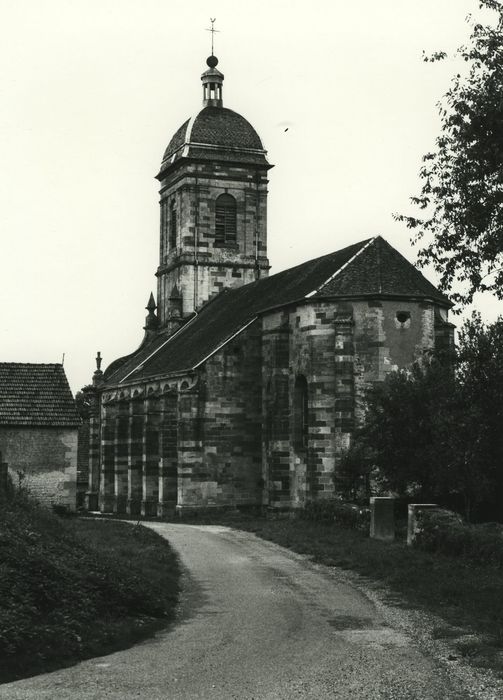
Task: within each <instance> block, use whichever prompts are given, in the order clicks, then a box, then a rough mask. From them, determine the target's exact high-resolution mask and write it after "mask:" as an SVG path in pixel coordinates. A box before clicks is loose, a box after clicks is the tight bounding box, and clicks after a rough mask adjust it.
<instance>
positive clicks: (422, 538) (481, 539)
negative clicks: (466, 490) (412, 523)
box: [414, 509, 503, 567]
mask: <svg viewBox="0 0 503 700" xmlns="http://www.w3.org/2000/svg"><path fill="white" fill-rule="evenodd" d="M418 521H419V523H418V524H419V528H420V529H419V532H418V533H417V536H416V539H415V541H414V545H415V546H416V547H419V548H420V549H424V550H426V551H429V552H440V553H442V554H447V555H449V556H454V557H462V558H464V559H467V560H469V561H471V562H474V563H476V564H482V565H485V566H496V567H502V566H503V526H501V525H499V524H498V523H485V524H483V525H469V524H467V523H464V522H463V521H462V520H461V518H460V516H459V515H457V514H456V513H452V512H450V511H446V510H442V509H435V510H428V511H423V512H422V513H420V514H419V516H418Z"/></svg>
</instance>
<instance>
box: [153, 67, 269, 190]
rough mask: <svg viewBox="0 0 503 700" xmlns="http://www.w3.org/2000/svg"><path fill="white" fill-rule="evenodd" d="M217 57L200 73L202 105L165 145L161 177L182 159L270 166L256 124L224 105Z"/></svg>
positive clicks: (221, 78) (221, 76) (222, 77)
mask: <svg viewBox="0 0 503 700" xmlns="http://www.w3.org/2000/svg"><path fill="white" fill-rule="evenodd" d="M217 64H218V59H217V58H216V56H210V57H209V58H208V59H207V65H208V66H209V68H208V70H206V71H204V73H203V74H202V75H201V81H202V83H203V108H202V109H201V110H200V111H199V112H198V113H197V114H195V115H194V116H193V117H191V118H189V119H187V120H186V121H185V122H184V123H183V124H182V125H181V127H180V128H179V129H178V130H177V131H176V132H175V134H174V136H173V137H172V138H171V140H170V142H169V144H168V147H167V148H166V150H165V152H164V155H163V159H162V164H161V169H160V172H159V175H157V178H158V179H161V177H162V176H163V175H164V173H165V172H166V170H167V169H169V168H170V166H172V165H173V164H175V163H176V162H177V161H178V160H179V159H180V158H196V159H198V160H199V159H203V160H212V161H227V162H240V163H246V164H256V165H261V166H264V165H265V166H267V165H268V162H267V158H266V156H267V151H266V150H265V149H264V147H263V145H262V141H261V140H260V137H259V135H258V134H257V132H256V131H255V129H254V128H253V126H252V125H251V124H250V123H249V122H248V121H247V120H246V119H245V118H244V117H242V116H241V115H240V114H238V113H237V112H234V111H233V110H231V109H227V108H226V107H224V106H223V100H222V83H223V80H224V75H223V73H221V72H220V71H219V70H218V69H217V68H216V65H217Z"/></svg>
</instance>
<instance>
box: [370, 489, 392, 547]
mask: <svg viewBox="0 0 503 700" xmlns="http://www.w3.org/2000/svg"><path fill="white" fill-rule="evenodd" d="M370 536H371V537H373V538H374V539H376V540H385V541H387V542H391V541H392V540H394V539H395V499H394V498H393V497H392V496H380V497H378V496H373V497H372V498H371V499H370Z"/></svg>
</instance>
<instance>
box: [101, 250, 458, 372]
mask: <svg viewBox="0 0 503 700" xmlns="http://www.w3.org/2000/svg"><path fill="white" fill-rule="evenodd" d="M393 280H395V284H394V282H393ZM308 295H309V296H311V297H312V296H317V297H327V296H329V297H332V298H333V297H353V298H354V297H360V298H361V297H371V298H380V297H386V296H388V297H389V296H401V297H413V298H425V299H430V300H435V301H437V302H438V303H440V304H441V305H443V306H450V302H449V300H448V299H447V297H445V296H444V295H443V294H441V293H440V292H438V291H437V290H436V289H435V287H433V285H431V284H430V283H429V282H428V281H427V280H426V279H425V278H424V277H423V275H422V274H421V273H420V272H418V271H417V270H416V269H415V268H414V267H413V265H411V263H410V262H409V261H408V260H406V259H405V258H404V257H403V256H402V255H400V254H399V253H398V252H397V251H396V250H395V249H394V248H392V247H391V246H390V245H388V244H387V243H386V242H385V241H384V240H383V239H382V238H380V237H377V238H372V239H368V240H365V241H361V242H360V243H356V244H354V245H352V246H349V247H348V248H344V249H343V250H339V251H336V252H335V253H330V254H329V255H324V256H322V257H321V258H316V259H314V260H309V261H308V262H306V263H303V264H301V265H297V266H296V267H292V268H290V269H289V270H284V271H283V272H279V273H277V274H276V275H272V276H271V277H265V278H264V279H261V280H257V281H256V282H252V283H251V284H247V285H244V286H242V287H237V288H235V289H226V290H224V291H223V292H221V293H220V294H219V295H218V296H217V297H215V298H214V299H213V300H212V301H210V302H208V303H207V304H206V305H205V306H204V307H203V308H202V309H200V311H199V312H198V314H197V315H196V316H194V317H193V318H192V319H191V320H190V321H187V323H186V324H185V326H183V327H182V329H181V330H180V331H179V332H178V333H177V334H176V335H172V336H171V337H169V336H168V334H167V333H160V334H159V335H158V336H156V337H155V338H154V339H153V340H152V341H151V342H149V343H146V344H142V345H141V346H140V348H139V349H138V350H137V351H136V352H135V353H133V354H132V355H129V356H127V357H126V358H123V360H122V361H121V362H120V363H119V361H115V362H114V363H112V365H110V366H109V367H108V368H107V370H106V372H105V375H104V378H105V381H106V382H108V383H109V384H111V385H113V384H117V383H119V382H122V381H133V380H138V379H142V378H145V377H149V376H156V375H162V374H168V373H177V372H183V371H185V370H190V369H192V368H194V367H196V366H197V365H198V364H199V363H201V362H203V361H204V360H205V359H206V358H207V357H208V356H209V355H210V354H212V353H213V352H214V351H215V350H216V349H217V348H218V347H220V346H221V345H222V344H223V343H225V342H226V341H227V340H229V339H230V338H231V337H232V336H233V335H234V334H236V333H238V332H239V331H240V330H241V329H242V328H244V327H245V326H246V325H247V324H249V323H251V322H252V321H253V320H254V319H255V318H256V317H257V316H258V315H259V314H261V313H263V312H264V311H266V310H267V309H270V308H272V307H282V306H287V305H289V304H292V303H294V302H296V301H301V300H304V299H305V298H306V297H307V296H308Z"/></svg>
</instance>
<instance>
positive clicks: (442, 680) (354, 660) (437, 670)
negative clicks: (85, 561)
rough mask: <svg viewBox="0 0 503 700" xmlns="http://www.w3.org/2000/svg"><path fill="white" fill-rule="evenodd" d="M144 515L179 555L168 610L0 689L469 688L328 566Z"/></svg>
mask: <svg viewBox="0 0 503 700" xmlns="http://www.w3.org/2000/svg"><path fill="white" fill-rule="evenodd" d="M150 527H152V528H153V529H154V530H156V531H157V532H159V533H161V534H162V535H163V536H166V537H167V538H168V539H169V541H170V542H171V543H172V545H173V546H174V547H175V548H176V550H177V551H178V552H179V554H180V556H181V559H182V562H183V564H184V566H185V567H186V571H185V574H184V589H183V594H182V600H181V605H180V611H179V616H178V620H177V622H176V623H175V624H174V625H172V626H171V628H169V629H167V630H165V631H163V632H161V633H158V634H157V635H156V637H155V638H154V639H151V640H148V641H146V642H143V643H141V644H138V645H137V646H135V647H133V648H131V649H128V650H125V651H121V652H117V653H114V654H111V655H109V656H104V657H100V658H96V659H90V660H88V661H85V662H82V663H79V664H77V665H76V666H73V667H71V668H67V669H63V670H61V671H56V672H54V673H50V674H44V675H41V676H35V677H33V678H28V679H26V680H22V681H18V682H15V683H9V684H5V685H2V686H0V698H5V699H6V700H59V699H60V698H61V699H68V700H70V699H71V700H74V699H79V700H80V699H82V700H90V699H91V698H92V699H98V698H99V699H100V700H102V699H103V698H113V699H114V700H129V699H131V698H141V699H142V700H161V699H162V700H178V699H180V700H183V699H185V698H191V699H192V698H200V699H201V700H230V699H236V700H273V699H274V700H295V699H299V698H310V699H312V700H315V699H316V700H322V699H323V698H344V699H351V700H353V699H355V700H366V699H371V700H378V699H386V700H392V699H393V700H413V699H414V700H416V699H417V700H437V699H438V700H440V699H442V700H451V699H452V700H466V699H468V698H469V697H473V696H471V695H469V694H467V693H466V692H465V690H463V689H462V688H460V687H455V684H456V683H457V681H456V680H455V679H454V678H449V676H448V675H447V673H446V671H445V670H444V669H443V668H442V666H441V665H440V664H439V663H437V661H436V660H435V659H434V658H432V657H430V656H429V655H427V654H425V653H424V652H422V651H421V650H420V649H419V647H417V646H416V644H415V643H414V641H413V640H412V639H411V638H410V637H409V636H407V635H406V634H405V633H404V632H402V631H400V630H399V629H398V628H394V627H393V626H390V624H389V623H388V622H386V619H385V616H383V613H382V610H379V609H378V608H377V607H376V606H375V605H374V604H373V603H372V602H371V600H370V599H369V598H368V597H367V596H365V595H364V594H363V593H361V592H359V591H358V590H357V589H356V588H355V587H353V586H351V585H350V584H348V583H346V582H344V581H341V580H340V577H337V576H335V575H334V574H333V573H332V572H331V571H330V570H329V569H327V568H325V567H322V566H317V565H314V564H312V563H311V562H310V561H309V560H308V559H307V558H306V557H303V556H301V555H297V554H294V553H292V552H290V551H288V550H285V549H283V548H281V547H279V546H277V545H275V544H272V543H269V542H265V541H263V540H260V539H258V538H257V537H255V536H254V535H252V534H250V533H246V532H240V531H234V530H230V529H228V528H225V527H219V526H191V525H183V524H164V523H151V524H150ZM76 595H78V591H76Z"/></svg>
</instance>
